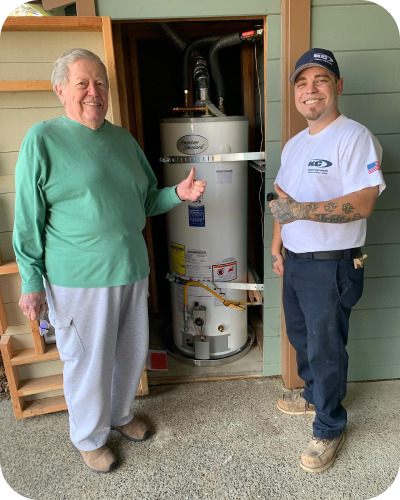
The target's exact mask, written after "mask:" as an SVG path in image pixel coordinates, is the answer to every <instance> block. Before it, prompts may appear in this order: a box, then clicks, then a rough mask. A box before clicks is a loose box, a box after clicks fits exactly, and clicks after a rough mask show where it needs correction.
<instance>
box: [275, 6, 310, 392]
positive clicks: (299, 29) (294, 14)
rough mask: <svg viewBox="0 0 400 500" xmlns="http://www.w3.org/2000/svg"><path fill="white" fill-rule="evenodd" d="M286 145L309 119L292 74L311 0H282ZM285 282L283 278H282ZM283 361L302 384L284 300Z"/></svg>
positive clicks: (305, 36)
mask: <svg viewBox="0 0 400 500" xmlns="http://www.w3.org/2000/svg"><path fill="white" fill-rule="evenodd" d="M281 10H282V80H281V89H282V130H281V137H282V149H283V147H284V146H285V144H286V143H287V141H288V140H289V139H290V138H291V137H293V136H294V135H296V134H298V133H299V132H300V131H301V130H304V129H305V128H306V127H307V122H306V119H305V118H304V117H303V116H302V115H300V113H299V112H298V111H297V109H296V106H295V102H294V95H293V84H292V83H290V82H289V76H290V74H291V73H292V71H293V70H294V66H295V64H296V61H297V59H298V58H299V57H300V56H301V55H302V54H303V53H304V52H306V51H307V50H309V49H310V44H311V0H282V2H281ZM281 283H282V281H281ZM281 363H282V379H283V382H284V384H285V387H287V388H290V389H291V388H294V387H302V386H303V385H304V381H303V380H302V379H301V378H300V377H299V376H298V374H297V362H296V351H295V350H294V348H293V346H292V345H291V344H290V342H289V339H288V337H287V333H286V323H285V315H284V312H283V306H282V301H281Z"/></svg>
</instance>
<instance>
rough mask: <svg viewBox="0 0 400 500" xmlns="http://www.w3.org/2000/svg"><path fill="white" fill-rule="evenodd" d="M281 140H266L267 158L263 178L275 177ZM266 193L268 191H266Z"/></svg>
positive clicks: (279, 157) (279, 156) (279, 160)
mask: <svg viewBox="0 0 400 500" xmlns="http://www.w3.org/2000/svg"><path fill="white" fill-rule="evenodd" d="M281 148H282V146H281V141H275V142H267V160H266V163H265V178H266V179H276V176H277V175H278V170H279V168H280V166H281ZM266 192H267V193H268V191H266Z"/></svg>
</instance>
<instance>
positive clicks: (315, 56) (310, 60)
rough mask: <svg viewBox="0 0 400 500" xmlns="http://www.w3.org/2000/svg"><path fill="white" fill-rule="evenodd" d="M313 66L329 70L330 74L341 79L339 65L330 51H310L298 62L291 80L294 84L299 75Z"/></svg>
mask: <svg viewBox="0 0 400 500" xmlns="http://www.w3.org/2000/svg"><path fill="white" fill-rule="evenodd" d="M313 66H321V68H325V69H327V70H328V71H329V72H330V73H332V75H335V76H337V77H338V78H340V71H339V66H338V63H337V62H336V59H335V56H334V55H333V54H332V52H331V51H330V50H326V49H310V50H308V51H307V52H305V53H304V54H303V55H302V56H301V57H300V59H299V60H298V61H297V63H296V66H295V68H294V71H293V73H292V74H291V75H290V78H289V80H290V81H291V82H292V83H294V82H295V81H296V78H297V75H298V74H299V73H301V72H302V71H303V70H304V69H307V68H312V67H313Z"/></svg>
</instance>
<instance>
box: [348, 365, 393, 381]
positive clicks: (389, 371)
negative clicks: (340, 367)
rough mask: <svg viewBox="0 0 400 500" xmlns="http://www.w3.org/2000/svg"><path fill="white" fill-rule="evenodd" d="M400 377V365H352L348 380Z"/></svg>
mask: <svg viewBox="0 0 400 500" xmlns="http://www.w3.org/2000/svg"><path fill="white" fill-rule="evenodd" d="M391 378H400V365H399V364H394V365H383V366H379V365H373V366H371V365H368V366H357V367H354V368H353V367H350V368H349V372H348V377H347V380H348V381H349V382H354V381H357V380H384V379H391Z"/></svg>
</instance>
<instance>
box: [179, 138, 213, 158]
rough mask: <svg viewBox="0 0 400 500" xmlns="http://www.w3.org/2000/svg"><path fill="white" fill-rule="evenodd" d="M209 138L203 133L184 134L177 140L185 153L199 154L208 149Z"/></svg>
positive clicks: (181, 150) (180, 149) (180, 148)
mask: <svg viewBox="0 0 400 500" xmlns="http://www.w3.org/2000/svg"><path fill="white" fill-rule="evenodd" d="M208 146H209V144H208V140H207V139H206V138H205V137H203V136H202V135H195V134H189V135H184V136H183V137H181V138H180V139H178V141H177V142H176V147H177V148H178V150H179V151H180V152H181V153H183V154H184V155H199V154H201V153H204V151H206V150H207V149H208Z"/></svg>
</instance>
